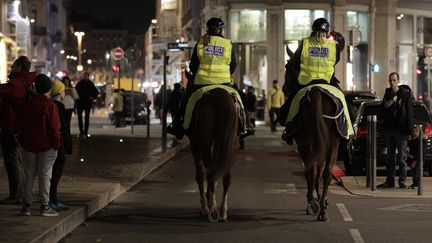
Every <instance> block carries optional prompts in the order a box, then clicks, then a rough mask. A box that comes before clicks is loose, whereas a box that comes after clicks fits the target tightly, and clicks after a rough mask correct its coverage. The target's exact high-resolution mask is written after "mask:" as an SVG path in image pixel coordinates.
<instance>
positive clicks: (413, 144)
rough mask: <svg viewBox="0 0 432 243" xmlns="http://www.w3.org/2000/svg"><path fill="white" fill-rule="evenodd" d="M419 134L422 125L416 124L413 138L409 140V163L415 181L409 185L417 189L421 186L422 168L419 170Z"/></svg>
mask: <svg viewBox="0 0 432 243" xmlns="http://www.w3.org/2000/svg"><path fill="white" fill-rule="evenodd" d="M419 134H420V126H416V127H415V128H414V132H413V134H412V137H411V139H409V140H408V148H409V154H408V156H407V157H408V159H407V162H408V165H409V167H410V169H411V175H412V181H413V183H412V184H411V185H410V186H409V188H410V189H416V188H417V187H418V186H419V181H420V179H419V178H420V170H419V166H418V165H419V163H418V160H419V157H420V154H419V143H420V142H419Z"/></svg>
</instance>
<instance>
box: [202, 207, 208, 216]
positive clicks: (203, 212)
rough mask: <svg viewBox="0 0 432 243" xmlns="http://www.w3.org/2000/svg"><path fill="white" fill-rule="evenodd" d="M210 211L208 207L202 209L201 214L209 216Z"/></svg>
mask: <svg viewBox="0 0 432 243" xmlns="http://www.w3.org/2000/svg"><path fill="white" fill-rule="evenodd" d="M208 213H209V209H208V208H204V209H201V211H200V215H201V216H207V215H208Z"/></svg>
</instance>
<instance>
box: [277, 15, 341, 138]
mask: <svg viewBox="0 0 432 243" xmlns="http://www.w3.org/2000/svg"><path fill="white" fill-rule="evenodd" d="M329 31H330V23H329V22H328V21H327V19H325V18H318V19H316V20H315V21H314V22H313V24H312V33H311V35H310V36H309V37H307V38H304V39H303V40H302V41H301V42H300V43H299V47H298V48H297V50H296V51H295V53H294V55H293V57H292V58H291V60H289V62H290V63H289V64H287V65H292V67H293V68H294V70H295V71H297V72H298V77H297V79H288V78H285V79H286V80H285V85H286V88H287V90H288V92H289V95H288V97H287V101H286V102H285V104H284V105H283V106H282V108H281V115H280V120H279V122H280V123H283V124H284V125H285V120H286V117H287V116H288V112H289V109H290V106H291V102H292V99H293V98H294V96H295V94H296V93H297V92H298V91H299V90H300V89H301V88H303V87H305V86H307V85H311V84H331V85H334V86H336V87H338V88H339V85H338V83H339V81H338V80H337V79H336V78H335V77H334V66H335V65H336V64H337V63H338V62H339V59H340V50H341V49H340V48H339V44H338V42H337V41H334V40H331V39H329V38H328V37H329ZM341 41H343V39H341ZM341 44H342V43H341ZM339 89H340V88H339ZM282 138H283V139H284V140H285V141H286V142H287V143H288V144H293V138H292V137H291V136H287V135H286V134H284V135H283V136H282Z"/></svg>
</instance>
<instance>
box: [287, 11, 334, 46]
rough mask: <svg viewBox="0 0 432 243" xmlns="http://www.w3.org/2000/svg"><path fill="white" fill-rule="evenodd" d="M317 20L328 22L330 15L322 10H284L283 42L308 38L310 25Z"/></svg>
mask: <svg viewBox="0 0 432 243" xmlns="http://www.w3.org/2000/svg"><path fill="white" fill-rule="evenodd" d="M317 18H326V19H327V20H330V14H329V12H328V11H324V10H306V9H304V10H303V9H296V10H285V40H287V41H293V40H301V39H302V38H305V37H308V36H309V35H310V33H311V30H312V29H311V28H312V23H313V22H314V20H315V19H317Z"/></svg>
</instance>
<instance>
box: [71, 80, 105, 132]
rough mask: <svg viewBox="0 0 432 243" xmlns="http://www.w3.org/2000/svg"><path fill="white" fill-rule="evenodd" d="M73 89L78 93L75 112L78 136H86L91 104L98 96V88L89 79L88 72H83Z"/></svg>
mask: <svg viewBox="0 0 432 243" xmlns="http://www.w3.org/2000/svg"><path fill="white" fill-rule="evenodd" d="M75 89H76V91H77V93H78V97H79V98H78V100H77V114H78V126H79V129H80V134H79V137H80V138H86V137H88V129H89V126H90V109H91V108H92V106H93V100H94V99H95V98H96V97H97V96H98V93H99V92H98V90H97V89H96V86H95V85H94V83H93V82H92V81H91V80H90V74H89V73H87V72H85V73H84V78H83V79H82V80H81V81H79V82H78V83H77V85H76V86H75ZM83 111H84V118H85V121H84V122H85V124H84V127H83V120H82V113H83Z"/></svg>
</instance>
